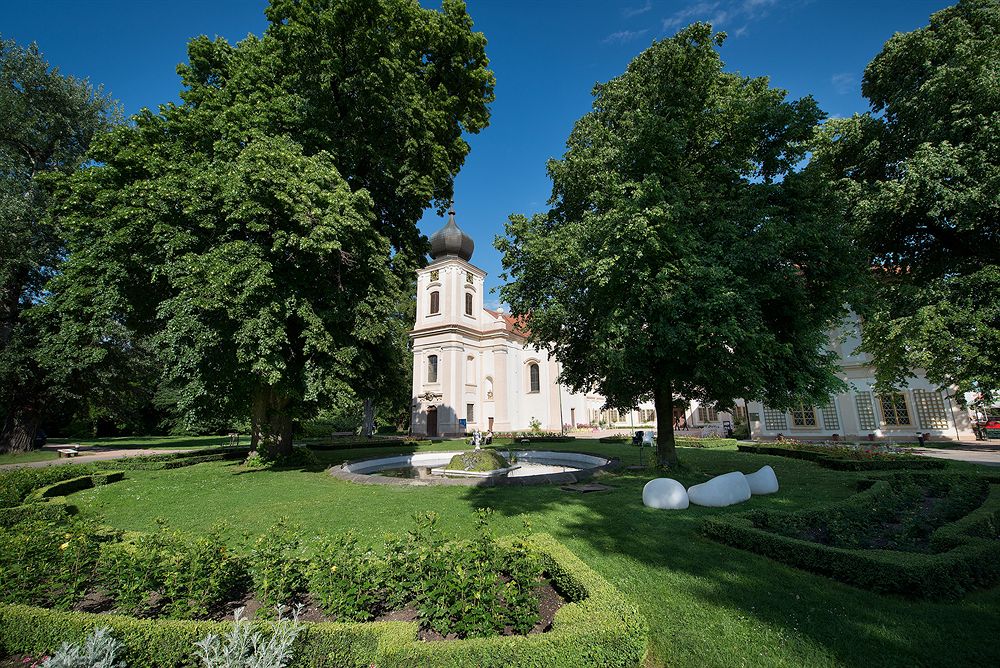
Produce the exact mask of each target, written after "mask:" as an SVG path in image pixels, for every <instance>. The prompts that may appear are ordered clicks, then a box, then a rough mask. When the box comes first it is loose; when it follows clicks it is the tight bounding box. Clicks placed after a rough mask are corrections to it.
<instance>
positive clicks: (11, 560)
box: [0, 519, 99, 609]
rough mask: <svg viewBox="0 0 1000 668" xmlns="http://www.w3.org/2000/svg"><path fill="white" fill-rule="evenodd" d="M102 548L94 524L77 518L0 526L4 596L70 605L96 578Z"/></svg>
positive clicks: (18, 600) (13, 600) (16, 600)
mask: <svg viewBox="0 0 1000 668" xmlns="http://www.w3.org/2000/svg"><path fill="white" fill-rule="evenodd" d="M98 550H99V542H98V538H97V537H96V536H95V535H94V532H93V528H92V527H91V526H90V525H89V524H86V523H83V522H79V521H66V520H63V521H45V520H40V519H36V520H28V521H23V522H20V523H18V524H17V525H15V526H12V527H3V528H0V601H3V602H6V603H28V604H31V605H41V606H46V607H53V608H58V609H67V608H69V606H70V605H72V604H73V603H75V602H76V601H77V599H79V598H80V597H81V596H82V595H83V594H84V593H85V592H86V589H87V585H88V583H89V582H90V581H91V580H92V579H93V571H94V564H95V563H96V562H97V555H98Z"/></svg>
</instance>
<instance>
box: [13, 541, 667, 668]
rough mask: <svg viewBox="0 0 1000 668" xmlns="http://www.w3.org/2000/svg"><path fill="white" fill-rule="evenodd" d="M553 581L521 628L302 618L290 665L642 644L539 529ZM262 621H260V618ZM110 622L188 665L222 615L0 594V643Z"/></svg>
mask: <svg viewBox="0 0 1000 668" xmlns="http://www.w3.org/2000/svg"><path fill="white" fill-rule="evenodd" d="M530 540H531V543H532V544H533V546H534V547H535V548H536V549H538V550H539V552H540V553H541V554H542V558H543V560H544V562H545V566H546V570H547V571H548V573H549V574H550V577H551V579H552V582H553V585H554V586H555V587H556V588H557V589H558V590H560V591H561V592H563V594H564V595H565V596H566V597H567V598H569V599H570V600H571V601H573V602H571V603H568V604H566V605H564V606H563V607H561V608H560V609H559V610H558V611H557V612H556V616H555V620H554V622H553V627H552V630H551V631H549V632H546V633H539V634H534V635H528V636H503V637H496V638H474V639H466V640H454V641H441V642H422V641H419V640H418V639H417V630H418V627H417V624H416V623H413V622H369V623H307V624H306V625H305V626H306V631H305V633H303V634H301V635H300V637H299V639H298V640H297V641H296V647H295V660H294V663H293V664H292V665H293V666H297V667H303V668H304V667H306V666H310V667H312V666H318V667H333V666H359V667H365V666H372V665H377V666H379V668H395V667H402V666H414V667H415V666H436V667H454V668H459V667H464V666H479V667H481V668H522V667H523V668H529V667H531V668H535V667H539V666H553V667H566V668H571V667H572V668H576V667H578V666H580V667H586V666H593V667H597V666H602V667H604V666H606V667H608V668H626V667H629V668H631V667H634V666H638V665H640V664H641V662H642V660H643V657H644V656H645V653H646V645H647V633H648V629H647V627H646V622H645V619H644V618H643V617H642V615H641V614H640V613H639V610H638V609H637V608H636V607H635V606H634V605H633V604H632V603H630V602H629V601H628V600H627V599H626V598H625V597H624V596H623V595H622V594H621V593H620V592H618V590H616V589H615V588H614V587H613V586H611V585H610V584H609V583H608V582H607V581H606V580H604V579H603V578H602V577H601V576H600V575H598V574H597V573H596V572H594V571H593V570H592V569H591V568H590V567H588V566H587V565H586V564H584V563H583V562H582V561H580V560H579V559H577V558H576V556H574V555H573V554H572V553H571V552H569V551H568V550H567V549H566V548H565V547H563V546H562V545H560V544H559V543H558V542H556V541H555V540H554V539H553V538H551V537H550V536H547V535H535V536H532V537H531V539H530ZM258 624H259V625H260V627H261V628H262V629H267V628H268V626H267V623H265V622H259V623H258ZM100 626H106V627H109V628H110V629H111V630H112V633H113V635H114V636H115V637H116V638H117V639H118V640H119V641H120V642H121V643H122V644H123V646H124V648H125V656H124V658H125V660H126V661H127V662H128V665H129V666H149V667H153V668H160V667H162V668H168V667H170V668H173V667H175V666H196V665H198V664H197V661H196V659H195V656H194V654H193V650H194V643H195V642H196V641H198V640H200V639H201V638H203V637H204V636H205V635H207V634H208V633H216V634H219V633H223V632H225V630H226V629H228V628H229V624H228V623H226V622H195V621H169V620H148V619H135V618H131V617H123V616H118V615H98V614H92V613H83V612H60V611H54V610H46V609H43V608H36V607H31V606H23V605H2V604H0V651H3V652H6V653H9V654H16V653H27V654H34V655H37V654H40V653H46V652H51V651H52V650H53V649H55V648H56V647H58V646H59V644H60V643H62V642H64V641H79V640H81V639H82V638H83V637H85V636H86V635H87V633H88V632H90V631H92V630H93V629H95V628H98V627H100Z"/></svg>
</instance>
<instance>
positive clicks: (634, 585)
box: [71, 441, 1000, 668]
mask: <svg viewBox="0 0 1000 668" xmlns="http://www.w3.org/2000/svg"><path fill="white" fill-rule="evenodd" d="M431 447H432V446H421V447H420V448H419V449H421V450H426V449H430V448H431ZM433 447H434V448H437V449H451V448H456V447H460V446H459V445H458V444H457V443H452V444H449V443H443V444H437V445H435V446H433ZM537 447H539V448H542V447H544V448H546V449H557V448H559V447H562V448H564V449H568V450H577V451H589V452H602V453H608V454H611V455H616V456H621V457H622V458H623V460H624V461H625V463H628V464H631V463H635V462H636V459H637V456H638V453H637V450H636V449H634V448H632V447H629V446H622V445H614V444H599V443H597V442H596V441H577V442H574V443H569V444H561V445H556V444H551V445H549V444H545V445H539V446H537ZM399 451H400V448H380V449H366V450H346V451H333V452H326V453H322V455H321V456H323V457H324V458H325V460H326V461H327V462H331V463H332V462H334V461H339V460H342V459H355V458H359V457H363V456H370V455H373V454H379V453H380V452H399ZM680 452H681V459H682V461H683V462H684V463H685V465H686V466H687V467H688V468H689V470H688V471H687V472H686V473H685V474H683V475H678V476H677V477H678V478H679V479H681V481H682V482H684V483H685V484H693V483H696V482H701V481H703V480H705V479H706V478H707V477H709V476H711V475H717V474H720V473H725V472H728V471H732V470H735V469H739V470H742V471H744V472H750V471H753V470H756V469H757V468H758V467H760V466H762V465H763V464H770V465H771V466H773V467H774V469H775V471H776V472H777V474H778V478H779V481H781V484H782V489H781V491H780V492H779V493H778V494H776V495H774V496H771V497H755V498H754V499H752V500H751V501H749V502H748V503H746V504H743V505H740V506H737V507H735V508H722V509H709V508H699V507H692V508H690V509H689V510H686V511H680V512H670V511H657V510H650V509H647V508H645V507H643V505H642V501H641V491H642V486H643V485H644V484H645V483H646V482H647V481H648V480H649V479H650V478H651V477H653V473H652V472H649V473H647V474H636V473H632V472H627V473H621V474H614V475H610V476H607V477H606V478H605V479H604V482H607V483H608V484H610V485H613V486H614V488H615V489H614V490H613V491H611V492H604V493H595V494H586V495H579V494H574V493H568V492H563V491H560V490H559V489H558V488H557V487H552V486H538V487H509V488H503V487H501V488H492V489H491V488H472V487H469V488H466V487H395V486H383V485H357V484H352V483H348V482H344V481H340V480H335V479H333V478H331V477H330V476H329V475H327V474H325V473H323V472H321V471H257V472H249V473H248V472H244V471H243V470H242V469H241V468H240V467H239V466H238V465H235V464H231V463H217V464H216V463H212V464H201V465H198V466H192V467H189V468H182V469H177V470H172V471H136V472H129V473H128V477H127V478H126V480H124V481H123V482H119V483H116V484H113V485H108V486H105V487H98V488H95V489H90V490H86V491H83V492H79V493H77V494H74V495H73V496H72V497H71V499H72V501H73V502H74V503H76V504H78V505H79V506H80V507H81V509H82V511H83V512H84V513H85V514H89V515H95V516H99V517H102V518H103V520H104V521H105V522H107V523H109V524H111V525H113V526H115V527H118V528H122V529H138V530H151V529H154V528H155V527H156V519H157V518H164V519H166V520H167V522H168V523H169V524H170V525H172V526H174V527H177V528H181V529H186V530H192V531H201V530H204V529H207V528H208V527H210V526H212V525H213V524H216V523H218V522H222V521H225V522H227V523H228V525H229V527H230V529H229V533H228V535H229V536H230V537H231V539H232V540H233V541H236V540H239V536H240V533H241V532H243V531H254V532H263V531H266V530H267V528H268V527H269V526H271V524H272V523H273V522H274V521H275V520H276V519H277V518H279V517H282V516H285V517H288V518H290V519H291V520H292V521H293V522H295V523H298V524H300V525H301V526H302V527H303V529H304V530H305V531H306V532H307V533H309V534H320V533H324V532H338V531H343V530H346V529H351V528H353V529H355V530H356V531H357V533H358V534H359V535H360V536H362V537H363V539H366V540H371V541H372V542H377V541H379V540H381V537H382V536H383V534H384V533H386V532H399V531H403V530H405V529H406V528H408V526H409V524H410V520H409V517H410V516H411V515H412V514H413V513H414V512H417V511H424V510H433V511H436V512H437V513H439V514H440V515H441V518H442V528H443V529H444V530H445V531H446V532H450V533H453V534H465V533H468V532H469V531H470V529H471V526H472V518H473V514H474V509H475V508H478V507H491V508H493V509H494V510H495V511H496V515H497V521H496V529H497V531H498V532H500V533H506V532H512V531H515V530H518V529H519V528H520V527H521V516H522V515H523V516H526V517H527V518H528V519H529V520H530V522H531V525H532V528H533V529H534V530H537V531H545V532H548V533H551V534H553V535H554V536H555V537H556V538H558V539H559V540H561V541H563V542H564V543H565V544H566V545H567V546H568V547H569V548H570V549H571V550H573V551H574V552H575V553H576V554H577V555H578V556H579V557H580V558H582V559H583V560H584V561H586V562H587V563H588V564H590V565H591V566H592V567H593V568H595V569H596V570H597V571H599V572H600V573H602V574H603V575H604V576H605V577H607V578H608V579H609V580H611V581H612V582H614V583H615V584H616V585H617V586H618V587H619V588H620V589H621V590H622V591H623V592H624V593H625V594H626V595H628V596H630V597H631V598H632V599H633V600H634V601H635V602H636V603H637V604H638V605H639V606H640V608H641V609H642V610H643V612H644V613H645V615H646V616H647V618H648V620H649V624H650V627H651V634H650V641H651V649H652V651H651V657H650V660H649V665H650V666H661V665H669V666H758V665H769V666H771V665H773V666H804V665H808V666H817V665H819V666H822V665H831V666H832V665H839V666H863V667H864V668H869V667H871V666H887V665H899V666H904V665H905V666H917V665H950V666H957V665H1000V643H998V642H997V638H1000V588H994V589H992V590H990V591H986V592H978V593H975V594H973V595H970V596H967V597H966V598H965V599H963V600H962V601H961V602H959V603H953V604H933V603H914V602H909V601H904V600H901V599H895V598H888V597H882V596H878V595H875V594H872V593H869V592H865V591H862V590H858V589H853V588H851V587H848V586H845V585H841V584H838V583H836V582H834V581H832V580H828V579H826V578H822V577H819V576H815V575H811V574H809V573H805V572H802V571H798V570H795V569H792V568H789V567H787V566H783V565H781V564H778V563H775V562H772V561H770V560H768V559H766V558H763V557H759V556H756V555H754V554H750V553H746V552H742V551H740V550H737V549H734V548H730V547H726V546H723V545H720V544H717V543H714V542H712V541H709V540H707V539H704V538H702V537H701V536H699V535H698V534H697V527H698V524H699V521H700V519H701V518H703V517H706V516H709V515H713V514H717V513H729V512H743V511H745V510H748V509H751V508H780V509H800V508H807V507H811V506H816V505H819V504H823V503H828V502H832V501H837V500H840V499H844V498H846V497H848V496H849V495H851V494H852V493H854V490H855V483H856V480H857V479H858V475H857V474H852V473H843V472H835V471H831V470H828V469H823V468H820V467H818V466H815V465H814V464H810V463H807V462H803V461H797V460H791V459H785V458H779V457H769V456H765V455H753V454H748V453H738V452H735V451H734V450H733V449H694V448H684V449H682V450H681V451H680ZM648 456H649V453H648V451H647V452H646V457H647V458H648ZM647 461H648V459H647ZM961 468H967V467H961Z"/></svg>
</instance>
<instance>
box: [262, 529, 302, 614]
mask: <svg viewBox="0 0 1000 668" xmlns="http://www.w3.org/2000/svg"><path fill="white" fill-rule="evenodd" d="M306 564H307V562H306V559H305V557H304V556H303V554H302V540H301V538H300V537H299V531H298V530H297V528H296V527H290V526H288V524H287V523H286V522H285V520H280V521H279V522H278V523H277V524H275V525H274V527H272V528H271V529H270V530H269V531H268V532H267V533H266V534H264V535H262V536H259V537H258V538H257V539H256V540H255V541H254V542H253V544H252V545H251V546H250V554H249V556H248V557H247V569H248V570H249V572H250V577H251V579H252V581H253V586H254V591H255V592H256V593H257V597H258V598H259V599H260V601H261V603H263V604H264V606H266V608H274V607H275V606H280V605H289V604H291V603H292V602H294V601H295V600H296V599H297V598H298V597H299V596H300V595H301V594H302V593H303V592H304V591H305V589H306ZM263 609H264V608H262V610H263Z"/></svg>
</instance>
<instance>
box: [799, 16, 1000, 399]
mask: <svg viewBox="0 0 1000 668" xmlns="http://www.w3.org/2000/svg"><path fill="white" fill-rule="evenodd" d="M998 60H1000V3H997V2H996V0H959V2H957V3H956V4H955V5H954V6H952V7H948V8H946V9H943V10H941V11H939V12H936V13H934V14H932V15H931V17H930V22H929V25H927V26H925V27H922V28H920V29H918V30H914V31H912V32H908V33H896V34H895V35H893V37H892V38H891V39H889V41H888V42H886V44H885V45H884V47H883V48H882V50H881V51H880V52H879V53H878V55H876V56H875V58H874V59H873V60H872V61H871V62H870V63H869V64H868V67H867V68H866V69H865V74H864V80H863V82H862V87H861V90H862V93H864V95H865V97H866V98H868V100H869V102H870V104H871V112H870V113H867V114H863V115H856V116H854V117H853V118H843V119H836V120H833V121H831V122H830V123H829V124H828V125H827V126H826V127H825V128H824V132H823V133H822V134H823V139H824V141H823V143H822V144H821V145H820V146H819V147H818V150H817V153H816V155H817V156H818V161H817V163H818V164H819V165H821V166H822V168H823V169H824V170H825V171H826V173H827V174H828V177H829V178H830V179H836V180H839V185H840V189H841V193H842V196H843V203H844V207H845V208H846V209H847V210H848V212H849V215H850V217H851V219H852V221H853V225H854V229H853V236H854V237H855V238H856V239H857V240H858V241H859V242H860V245H861V246H862V247H863V249H864V251H865V253H866V254H867V259H868V260H869V262H870V263H871V265H872V266H873V267H874V268H875V270H874V271H873V272H872V280H871V285H870V286H869V289H868V290H866V291H865V295H864V299H862V300H860V301H859V304H858V306H859V307H860V310H862V311H863V315H864V317H865V320H864V328H863V329H862V335H863V338H862V348H863V349H864V350H865V351H867V352H869V353H870V354H871V355H872V357H873V360H874V362H875V365H876V367H877V370H878V376H877V379H878V381H879V383H880V384H881V385H882V386H883V387H886V388H889V387H892V386H899V385H900V384H905V382H906V379H907V378H908V377H910V376H911V375H912V373H913V369H922V370H925V373H926V376H927V378H928V379H930V380H931V381H932V382H934V383H938V384H940V385H941V386H942V387H947V386H951V385H956V386H958V390H959V391H958V392H956V393H955V395H954V396H956V397H957V398H958V399H959V400H960V401H961V400H962V398H963V394H964V393H965V392H967V391H974V392H977V393H981V394H983V395H984V397H983V399H984V400H985V401H984V402H985V403H986V405H989V402H990V400H991V397H992V396H993V393H995V392H996V390H997V389H998V388H1000V299H998V297H997V296H998V295H1000V254H998V252H997V248H998V247H1000V150H998V148H1000V144H998V137H1000V84H998V81H997V75H996V63H997V62H998Z"/></svg>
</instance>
